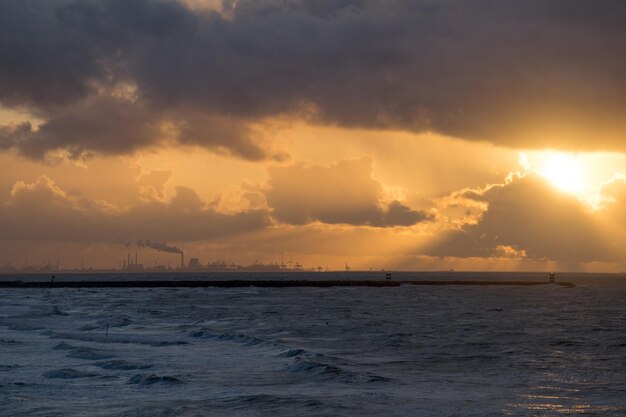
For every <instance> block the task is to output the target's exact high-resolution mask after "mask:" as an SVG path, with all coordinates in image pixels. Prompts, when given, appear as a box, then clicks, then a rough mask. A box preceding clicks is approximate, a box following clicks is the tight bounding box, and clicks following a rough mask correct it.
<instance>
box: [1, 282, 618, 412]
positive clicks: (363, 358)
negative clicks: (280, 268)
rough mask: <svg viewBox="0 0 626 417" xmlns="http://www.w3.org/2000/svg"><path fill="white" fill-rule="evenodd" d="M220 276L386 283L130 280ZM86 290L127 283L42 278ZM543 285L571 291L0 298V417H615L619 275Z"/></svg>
mask: <svg viewBox="0 0 626 417" xmlns="http://www.w3.org/2000/svg"><path fill="white" fill-rule="evenodd" d="M231 278H232V279H250V280H255V279H289V280H293V279H324V280H328V279H342V280H343V279H385V273H383V272H365V273H333V272H326V273H317V274H306V273H300V274H297V273H277V274H253V273H249V274H235V273H233V274H213V275H206V274H204V275H203V274H158V275H151V274H142V275H133V276H132V279H186V280H188V279H219V280H223V279H231ZM393 278H394V279H396V278H397V279H416V280H419V279H441V280H445V279H454V280H463V279H468V280H476V279H483V280H494V281H497V280H505V281H512V280H547V274H506V273H463V272H454V273H402V274H400V273H394V277H393ZM15 279H17V278H16V277H15V276H10V275H7V276H3V277H0V280H15ZM19 279H21V280H23V281H28V280H45V279H49V276H47V277H46V276H19ZM93 279H98V280H103V279H111V280H113V279H128V276H127V275H126V276H125V275H115V274H105V275H102V274H72V275H67V276H65V275H63V274H59V275H57V277H56V280H57V281H62V280H93ZM557 280H564V281H565V280H566V281H570V282H574V283H575V284H576V287H574V288H567V287H562V286H558V285H553V284H548V285H541V286H531V287H522V286H463V285H454V286H413V285H403V286H400V287H390V288H371V287H330V288H315V287H299V288H258V287H254V286H252V285H251V286H250V287H245V288H92V289H64V288H42V289H16V288H5V289H0V416H11V417H17V416H29V417H31V416H128V417H140V416H215V417H217V416H274V417H275V416H572V415H574V416H578V415H581V416H626V276H625V275H602V274H557Z"/></svg>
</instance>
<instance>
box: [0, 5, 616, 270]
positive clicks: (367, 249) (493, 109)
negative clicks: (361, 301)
mask: <svg viewBox="0 0 626 417" xmlns="http://www.w3.org/2000/svg"><path fill="white" fill-rule="evenodd" d="M624 22H626V2H624V1H623V0H594V1H587V0H478V1H471V2H470V1H461V0H222V1H220V0H29V1H9V0H6V1H5V0H0V57H1V58H0V266H1V265H5V264H11V265H15V266H23V265H26V264H28V265H35V264H41V263H43V262H47V260H48V259H53V260H56V259H60V262H61V264H62V266H64V267H79V266H80V265H84V264H87V265H91V266H94V267H96V268H110V267H117V266H118V265H119V261H120V260H121V259H123V258H125V257H126V254H127V252H129V251H130V252H133V253H134V252H135V251H137V252H139V254H140V255H139V256H140V257H141V262H143V263H144V264H146V265H153V264H156V263H158V264H172V265H176V264H177V263H178V262H179V261H178V259H179V258H178V255H176V254H172V253H168V252H163V251H158V250H155V249H150V248H146V247H141V246H142V245H138V244H137V243H138V242H142V241H146V240H149V241H152V242H160V243H162V244H167V245H168V246H175V247H177V248H180V249H181V250H182V251H184V252H185V255H186V257H187V258H189V257H198V258H200V261H201V262H203V263H206V262H210V261H215V260H219V259H224V260H228V261H232V262H235V263H240V264H248V263H252V262H255V261H260V262H264V263H269V262H280V261H281V259H287V258H291V259H293V261H294V262H296V261H297V262H300V263H301V264H303V265H305V266H322V267H327V268H330V269H343V267H344V265H346V264H349V265H350V266H351V267H352V269H364V270H367V269H370V268H372V269H397V270H449V269H455V270H519V271H548V270H550V271H552V270H556V271H560V270H564V271H565V270H567V271H602V272H605V271H606V272H619V271H624V270H626V249H624V248H626V77H625V76H624V74H626V54H625V53H624V44H626V26H625V25H624Z"/></svg>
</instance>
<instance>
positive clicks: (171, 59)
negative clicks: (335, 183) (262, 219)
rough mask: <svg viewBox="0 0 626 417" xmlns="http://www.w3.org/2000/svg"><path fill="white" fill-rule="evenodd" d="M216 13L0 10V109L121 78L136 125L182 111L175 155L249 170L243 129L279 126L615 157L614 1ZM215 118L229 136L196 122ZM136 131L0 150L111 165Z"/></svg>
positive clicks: (53, 6) (251, 4)
mask: <svg viewBox="0 0 626 417" xmlns="http://www.w3.org/2000/svg"><path fill="white" fill-rule="evenodd" d="M228 4H229V5H230V6H229V7H228V10H227V11H226V12H224V13H223V14H219V13H217V12H207V11H198V10H195V11H194V10H191V9H188V8H186V7H185V6H184V5H182V3H178V2H176V1H173V0H172V1H163V0H123V1H122V0H84V1H77V0H45V1H44V0H39V1H37V0H33V1H28V2H15V1H0V56H1V57H2V60H1V61H0V85H2V88H1V89H0V101H1V102H2V103H3V104H4V105H7V106H18V105H20V106H27V107H29V108H31V110H32V111H34V112H35V113H36V114H37V115H38V116H40V117H42V118H44V119H45V120H48V124H50V125H55V124H58V122H57V121H56V120H57V119H58V118H60V119H64V118H65V117H67V113H68V112H71V111H72V110H68V109H67V107H68V106H69V108H70V109H72V108H74V107H75V106H79V105H82V104H81V102H82V101H84V100H87V101H89V100H93V98H94V96H102V95H103V94H104V95H105V96H106V94H108V93H106V91H109V90H110V89H112V88H113V87H114V86H115V85H117V84H118V83H131V84H135V85H136V86H137V101H135V102H133V105H134V106H138V108H139V110H137V109H136V110H135V111H138V112H140V113H142V112H148V113H149V114H150V116H151V118H152V119H151V120H152V121H151V123H152V124H154V123H155V121H160V120H162V119H163V118H166V119H168V120H170V119H172V118H173V119H174V121H177V119H178V118H182V117H183V116H182V115H183V114H185V113H186V112H188V111H191V112H193V113H194V114H195V115H196V116H195V117H194V120H195V122H193V121H188V120H187V121H185V122H186V123H187V125H188V126H189V129H190V130H189V131H190V132H193V134H191V133H190V135H189V136H187V137H186V138H185V137H181V138H179V141H180V142H184V143H190V142H191V143H193V144H196V145H200V146H207V147H209V148H214V149H223V150H225V151H227V152H229V153H233V154H235V155H238V156H240V157H243V158H248V159H259V158H266V157H271V156H272V155H271V152H270V151H268V149H267V148H265V147H264V146H262V145H260V144H259V142H258V138H254V137H253V136H254V135H250V134H249V133H250V132H249V131H248V130H247V128H246V126H248V124H249V123H250V122H254V121H255V120H259V119H261V118H264V117H268V116H275V115H282V114H297V115H299V116H302V117H307V118H308V119H309V120H312V121H317V122H320V123H332V124H338V125H341V126H358V127H370V128H393V129H407V130H411V131H417V132H419V131H437V132H441V133H445V134H450V135H455V136H459V137H462V138H466V139H479V140H490V141H493V142H496V143H499V144H505V145H513V146H524V147H534V146H539V147H541V146H552V147H568V148H589V149H592V148H606V149H618V150H624V149H625V147H624V143H623V135H624V131H625V130H626V127H625V126H624V123H625V122H624V120H626V114H624V111H625V110H624V109H625V108H626V105H625V104H626V93H625V91H626V85H625V82H624V77H623V74H624V73H625V72H626V55H625V54H624V53H623V45H624V43H625V41H626V29H625V26H624V21H626V3H625V2H623V1H621V0H596V1H582V0H524V1H521V0H515V1H514V0H480V1H472V2H469V1H461V0H441V1H432V0H411V1H409V0H387V1H379V0H359V1H349V0H333V1H315V0H240V1H238V2H228ZM103 91H105V93H103ZM118 101H119V102H120V103H121V104H120V106H125V105H128V104H127V103H125V101H124V100H118ZM112 114H113V115H115V111H113V112H112ZM102 117H103V118H107V117H108V115H107V114H106V113H104V114H102ZM223 117H227V118H230V120H231V121H232V123H234V124H238V125H240V127H239V128H233V127H231V128H229V129H235V130H236V131H237V132H238V134H236V135H224V134H219V133H215V132H214V129H208V130H207V129H206V124H210V122H204V123H200V122H198V120H201V119H204V118H207V119H209V120H212V119H214V118H218V119H220V118H223ZM142 120H143V119H142ZM129 129H131V130H132V128H129ZM139 129H140V130H141V131H140V132H134V131H131V133H129V134H121V135H117V134H116V133H117V132H106V131H105V132H104V133H95V132H94V133H90V132H89V131H87V132H81V134H80V135H67V137H64V140H60V139H55V138H54V136H53V138H52V139H48V137H47V136H46V135H45V134H44V135H43V136H41V135H36V134H33V135H21V136H19V138H20V140H18V139H16V138H14V137H13V136H15V135H20V131H17V132H16V133H11V132H8V133H7V132H6V131H5V133H4V134H3V135H2V137H1V138H0V141H2V146H3V147H5V148H6V147H13V148H17V149H19V150H22V149H25V151H24V153H25V154H27V155H33V156H36V155H37V153H34V154H33V153H32V152H31V151H30V148H31V145H30V144H28V143H27V142H29V141H30V140H33V141H35V142H37V146H35V148H36V149H46V147H45V146H43V148H41V146H42V145H40V144H41V143H43V144H46V143H50V145H49V148H50V149H57V148H58V147H63V148H70V149H74V152H76V150H80V151H81V152H89V151H94V152H101V151H102V152H108V151H115V152H119V153H122V152H128V151H132V150H133V149H136V148H139V147H144V146H148V145H149V144H155V142H159V136H158V135H153V134H152V133H151V132H145V131H144V130H142V129H141V128H139ZM218 131H220V132H221V129H218ZM242 132H243V133H242ZM22 133H23V132H22ZM144 133H146V134H147V136H148V137H150V138H152V137H156V139H154V141H153V142H149V143H146V136H145V135H144ZM93 135H95V136H98V135H106V136H107V138H108V140H107V141H103V140H101V139H100V138H98V137H95V138H94V137H92V136H93ZM590 137H593V141H592V140H590ZM548 139H549V142H548ZM105 142H106V143H105ZM109 142H124V144H118V145H111V144H110V143H109Z"/></svg>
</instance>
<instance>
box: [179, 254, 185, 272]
mask: <svg viewBox="0 0 626 417" xmlns="http://www.w3.org/2000/svg"><path fill="white" fill-rule="evenodd" d="M184 268H185V254H184V253H183V252H181V253H180V269H184Z"/></svg>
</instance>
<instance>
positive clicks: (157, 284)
mask: <svg viewBox="0 0 626 417" xmlns="http://www.w3.org/2000/svg"><path fill="white" fill-rule="evenodd" d="M401 285H431V286H432V285H465V286H468V285H473V286H479V285H488V286H523V287H529V286H536V285H560V286H562V287H575V286H576V285H575V284H573V283H571V282H555V283H550V282H542V281H468V280H456V281H454V280H445V281H444V280H437V281H435V280H429V281H426V280H420V281H413V280H384V281H383V280H127V281H126V280H124V281H121V280H120V281H103V280H100V281H52V280H51V281H45V282H42V281H39V282H34V281H4V282H0V288H204V287H218V288H243V287H263V288H289V287H399V286H401Z"/></svg>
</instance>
